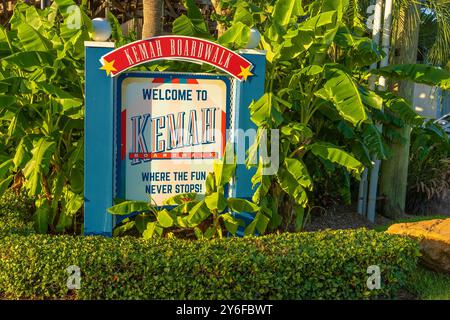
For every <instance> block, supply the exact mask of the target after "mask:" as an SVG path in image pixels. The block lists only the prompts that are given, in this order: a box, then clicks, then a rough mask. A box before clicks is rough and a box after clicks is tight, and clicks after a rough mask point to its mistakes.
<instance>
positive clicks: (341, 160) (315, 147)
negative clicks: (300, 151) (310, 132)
mask: <svg viewBox="0 0 450 320" xmlns="http://www.w3.org/2000/svg"><path fill="white" fill-rule="evenodd" d="M307 149H308V150H311V152H312V153H313V154H314V155H315V156H318V157H321V158H322V159H326V160H329V161H331V162H333V163H337V164H339V165H341V166H343V167H345V168H347V169H348V170H351V171H354V172H355V173H356V174H358V175H359V174H361V173H362V171H363V170H364V167H363V165H362V164H361V162H359V161H358V160H356V159H355V158H354V157H353V156H352V155H350V154H349V153H347V152H345V151H344V150H342V149H340V148H339V147H337V146H335V145H332V144H329V143H324V142H316V143H313V144H311V145H309V146H307Z"/></svg>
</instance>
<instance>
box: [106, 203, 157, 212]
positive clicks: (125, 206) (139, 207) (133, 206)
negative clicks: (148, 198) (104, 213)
mask: <svg viewBox="0 0 450 320" xmlns="http://www.w3.org/2000/svg"><path fill="white" fill-rule="evenodd" d="M149 209H150V207H149V203H148V202H144V201H124V202H121V203H119V204H116V205H115V206H112V207H110V208H108V212H109V213H111V214H116V215H127V214H130V213H133V212H139V211H147V210H149Z"/></svg>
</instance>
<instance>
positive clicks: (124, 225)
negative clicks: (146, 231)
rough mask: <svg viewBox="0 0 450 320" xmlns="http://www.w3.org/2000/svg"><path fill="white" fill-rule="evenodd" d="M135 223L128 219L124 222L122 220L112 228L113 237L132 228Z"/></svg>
mask: <svg viewBox="0 0 450 320" xmlns="http://www.w3.org/2000/svg"><path fill="white" fill-rule="evenodd" d="M135 225H136V223H135V221H132V220H129V221H126V222H125V220H124V221H123V223H122V224H121V225H119V226H117V227H115V228H114V230H113V237H118V236H121V235H123V234H124V233H125V232H127V231H129V230H132V229H133V228H134V227H135Z"/></svg>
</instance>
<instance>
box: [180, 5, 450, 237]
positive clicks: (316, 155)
mask: <svg viewBox="0 0 450 320" xmlns="http://www.w3.org/2000/svg"><path fill="white" fill-rule="evenodd" d="M351 5H353V4H351V3H350V1H348V0H317V1H305V2H301V1H297V0H276V1H258V0H255V1H250V2H248V1H241V0H236V1H228V0H222V1H220V7H221V8H222V9H226V10H225V12H227V13H228V14H227V16H226V17H221V18H220V19H219V18H218V17H217V19H218V20H220V23H222V24H223V25H226V26H227V27H228V30H227V31H225V33H223V34H222V35H221V36H220V37H219V38H218V39H217V40H216V41H217V42H219V43H221V44H223V45H225V46H228V47H230V48H232V49H239V48H242V47H245V45H246V43H247V42H248V39H249V34H250V30H251V28H257V29H258V30H259V31H260V33H261V35H262V36H261V42H260V45H259V48H260V49H263V50H265V51H266V59H267V70H266V88H265V94H264V95H263V96H262V97H261V98H260V99H259V100H257V101H253V102H252V103H251V105H250V106H249V109H250V114H251V119H252V121H253V122H254V123H255V124H256V125H257V126H258V133H257V139H256V141H255V143H254V145H253V146H252V147H251V148H250V150H249V159H254V155H255V152H256V151H257V148H258V146H259V144H260V140H261V139H262V136H263V134H264V132H270V130H271V129H278V130H279V132H280V143H279V150H272V151H273V152H277V151H278V152H279V154H280V168H279V170H278V172H277V173H276V174H273V175H270V176H267V175H264V174H263V172H264V170H263V169H264V163H262V162H261V163H259V164H256V165H254V164H252V163H250V162H249V163H248V166H249V167H250V166H255V167H256V174H255V175H254V177H253V180H252V181H253V186H254V188H255V194H254V196H253V202H254V203H257V204H258V205H259V211H258V212H257V214H256V218H255V220H254V221H253V222H252V224H251V225H250V226H248V227H247V228H248V232H251V231H255V230H256V231H257V232H258V233H261V234H262V233H264V232H267V231H268V230H269V231H274V230H277V229H281V230H291V229H292V228H294V229H296V230H300V229H301V228H302V227H303V225H304V222H305V217H306V215H307V214H308V213H309V212H310V210H311V208H312V207H313V206H314V202H316V201H317V200H316V199H314V196H316V197H320V194H318V193H315V190H314V185H315V184H316V182H317V177H318V176H321V177H329V178H330V179H334V180H336V181H341V182H342V184H343V185H344V187H342V186H337V188H338V189H339V193H340V194H341V196H342V198H343V199H345V201H346V202H347V203H348V202H349V201H351V194H350V191H351V190H350V188H351V181H350V180H351V179H350V178H351V177H353V179H355V180H358V179H359V176H360V174H361V172H362V169H363V166H366V167H369V168H370V167H371V166H372V161H371V156H372V155H377V157H378V159H385V158H387V157H389V155H390V151H389V148H388V147H387V144H386V142H387V141H388V140H390V139H398V140H401V139H402V137H401V136H398V134H396V131H395V130H393V128H394V127H398V126H402V125H405V124H414V125H421V124H422V123H423V118H422V117H420V116H418V115H417V114H416V113H415V112H414V111H413V110H412V109H411V106H410V105H409V104H408V103H407V102H406V101H405V100H403V99H401V98H399V97H397V96H396V95H395V94H393V93H385V92H379V91H376V90H371V89H370V88H369V86H368V79H369V77H371V76H374V75H375V72H372V71H371V69H370V66H371V65H372V64H374V63H377V62H378V61H380V60H381V59H382V58H383V57H384V56H385V53H384V52H383V51H382V50H381V49H380V48H379V47H378V46H377V45H376V44H374V43H373V42H372V40H371V39H370V38H369V36H370V35H369V33H368V32H367V30H365V26H364V24H363V23H362V20H361V18H360V16H359V15H358V14H351V11H352V6H351ZM190 10H193V9H192V8H190ZM349 13H350V14H349ZM180 19H181V18H180ZM183 19H184V20H186V19H185V18H183ZM197 23H198V21H197ZM186 30H187V29H186ZM191 30H192V29H191ZM173 32H174V33H178V32H181V31H180V30H179V28H174V29H173ZM191 35H199V34H198V33H197V34H196V33H195V30H194V33H193V34H191ZM376 74H379V75H383V76H385V77H388V78H390V79H391V80H396V79H406V80H412V81H415V82H419V83H425V84H434V85H438V86H440V87H441V88H443V89H446V88H448V81H449V79H450V75H449V73H448V72H447V71H444V70H440V69H437V68H434V67H431V66H423V65H397V66H390V67H386V68H382V69H380V70H378V71H377V72H376ZM383 109H384V110H383ZM378 123H383V124H385V126H384V130H383V132H381V131H379V129H378V128H377V124H378ZM267 140H268V141H270V139H267ZM269 148H270V144H269ZM337 177H339V178H337Z"/></svg>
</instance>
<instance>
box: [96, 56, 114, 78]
mask: <svg viewBox="0 0 450 320" xmlns="http://www.w3.org/2000/svg"><path fill="white" fill-rule="evenodd" d="M115 61H116V60H112V61H111V62H108V61H106V60H105V59H103V66H102V67H101V68H100V70H105V71H106V75H107V76H109V74H110V73H111V72H113V71H117V69H116V68H114V62H115Z"/></svg>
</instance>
